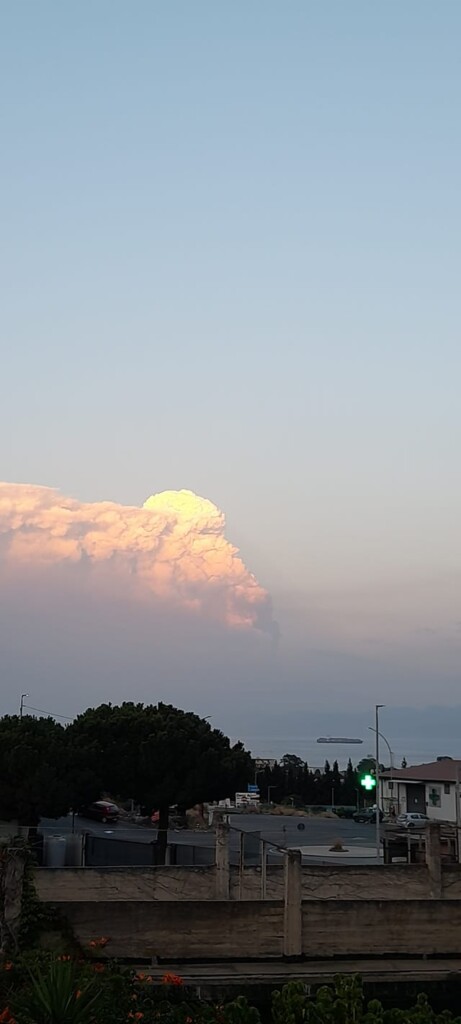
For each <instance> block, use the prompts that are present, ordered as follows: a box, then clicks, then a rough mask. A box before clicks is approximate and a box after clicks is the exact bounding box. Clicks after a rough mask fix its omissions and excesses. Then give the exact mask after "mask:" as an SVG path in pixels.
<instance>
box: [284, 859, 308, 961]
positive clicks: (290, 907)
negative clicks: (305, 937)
mask: <svg viewBox="0 0 461 1024" xmlns="http://www.w3.org/2000/svg"><path fill="white" fill-rule="evenodd" d="M302 951H303V943H302V896H301V851H300V850H287V852H286V854H285V915H284V929H283V955H284V956H286V957H299V956H301V955H302Z"/></svg>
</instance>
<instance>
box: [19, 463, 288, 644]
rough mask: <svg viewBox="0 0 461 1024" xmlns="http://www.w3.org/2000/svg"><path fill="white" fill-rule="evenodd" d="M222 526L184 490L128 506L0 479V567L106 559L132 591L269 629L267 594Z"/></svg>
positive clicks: (208, 505) (212, 509)
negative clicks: (124, 576) (122, 574)
mask: <svg viewBox="0 0 461 1024" xmlns="http://www.w3.org/2000/svg"><path fill="white" fill-rule="evenodd" d="M224 531H225V519H224V515H223V513H222V512H220V510H219V509H218V508H217V507H216V505H214V504H213V503H212V502H211V501H208V500H207V499H206V498H201V497H199V496H198V495H196V494H194V493H193V492H192V491H186V490H182V491H164V492H163V493H161V494H154V495H152V496H151V497H150V498H148V499H147V501H145V502H144V505H143V507H142V508H136V507H132V506H125V505H118V504H116V503H114V502H109V501H102V502H95V503H83V502H79V501H77V500H75V499H74V498H66V497H63V496H62V495H61V494H59V492H58V491H55V490H53V489H51V488H48V487H38V486H32V485H29V484H8V483H0V539H1V544H0V564H1V563H3V565H4V566H5V565H8V566H10V567H13V569H14V567H15V566H16V567H22V568H28V569H30V568H34V567H41V568H45V569H46V567H47V566H50V565H53V564H61V563H64V564H67V565H72V564H73V563H84V564H86V565H90V566H97V565H101V564H106V565H110V566H112V567H113V568H115V569H121V570H122V571H124V570H126V572H127V573H129V575H130V581H131V585H132V583H133V579H134V584H135V590H136V591H137V592H138V593H139V595H140V596H142V595H143V594H144V595H146V594H147V595H148V594H149V593H150V594H151V595H154V596H155V597H156V598H158V599H160V600H163V601H165V602H168V604H173V605H177V606H179V607H180V608H183V609H189V610H191V611H193V612H196V613H198V614H201V615H204V616H205V617H207V618H211V619H216V620H218V621H220V622H223V623H225V624H226V625H228V626H231V627H257V628H261V629H265V630H268V631H271V632H272V626H273V624H272V615H271V605H270V599H269V596H268V594H267V592H266V591H265V590H264V589H263V588H262V587H261V586H260V585H259V583H258V582H257V580H256V579H255V577H254V576H253V574H252V573H251V572H249V570H248V569H247V568H246V566H245V564H244V562H243V560H242V558H241V557H240V555H239V552H238V549H237V548H235V547H234V546H233V545H232V544H231V543H230V542H229V541H228V540H227V539H226V537H225V533H224Z"/></svg>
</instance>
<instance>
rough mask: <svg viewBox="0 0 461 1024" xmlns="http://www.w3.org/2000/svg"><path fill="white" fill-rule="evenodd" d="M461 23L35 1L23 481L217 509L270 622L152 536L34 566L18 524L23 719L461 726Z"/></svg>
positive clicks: (14, 258) (0, 577)
mask: <svg viewBox="0 0 461 1024" xmlns="http://www.w3.org/2000/svg"><path fill="white" fill-rule="evenodd" d="M460 35H461V8H460V5H459V3H458V2H457V0H445V2H444V3H443V4H440V5H436V4H434V3H433V2H432V0H403V2H401V3H399V4H397V3H394V4H370V3H368V0H350V2H349V3H348V4H344V3H343V0H327V2H325V3H321V4H319V3H314V2H311V0H307V2H306V0H290V3H289V4H282V3H279V2H275V0H254V2H253V3H251V4H248V3H243V0H241V2H236V3H232V4H230V3H228V4H216V3H215V2H214V0H197V2H196V3H194V4H191V3H190V2H189V0H173V2H169V3H164V2H160V0H156V2H151V0H138V2H137V3H136V4H135V5H127V4H126V3H124V2H122V0H99V2H98V4H93V3H90V2H89V0H81V2H80V3H79V4H77V5H75V4H74V5H72V4H61V3H59V2H58V0H42V2H41V3H40V4H39V5H38V4H37V3H36V2H35V0H21V2H20V3H15V4H4V5H3V6H2V9H1V11H0V82H1V90H0V96H1V100H0V103H1V108H2V110H1V122H2V160H1V161H0V217H1V224H2V237H3V245H2V247H1V253H0V271H1V277H2V284H3V287H2V302H1V313H0V316H1V321H2V339H3V340H2V373H1V403H0V436H1V438H2V444H1V447H0V479H2V480H3V481H5V482H6V483H9V484H14V485H29V487H32V488H50V489H51V492H50V493H51V494H53V495H55V497H54V498H53V502H52V505H53V507H56V508H58V509H59V507H61V506H60V502H61V501H62V502H64V505H65V504H66V502H75V503H76V505H75V508H78V509H80V511H81V509H82V508H83V509H85V510H86V512H85V516H84V518H85V522H87V521H88V516H90V519H91V514H92V513H91V514H90V512H89V511H88V510H89V509H93V512H94V515H95V516H96V517H98V516H99V512H98V509H99V508H100V504H101V503H106V502H107V503H110V504H111V506H113V507H114V508H116V509H118V512H117V513H116V518H117V516H118V519H119V520H120V521H123V522H124V521H125V519H126V516H127V512H126V511H124V510H127V509H128V510H136V509H137V510H141V509H142V507H143V505H144V502H145V501H146V499H148V498H149V496H151V495H157V496H158V495H161V494H162V493H163V492H176V491H178V492H180V491H190V492H192V493H193V494H195V495H196V496H198V498H200V499H203V500H204V501H205V502H206V501H208V502H211V503H212V506H213V507H215V508H216V510H217V514H218V515H222V517H223V518H222V520H220V522H221V526H222V532H221V539H222V542H223V544H224V543H226V544H229V545H230V546H231V548H235V549H239V551H240V554H236V555H235V556H230V557H231V560H232V558H233V557H235V558H237V559H240V562H241V565H242V566H243V568H242V570H241V571H242V573H243V574H244V578H245V585H244V589H245V586H247V585H248V587H250V583H249V582H248V581H249V580H250V579H253V580H254V586H255V587H256V588H257V590H258V593H260V594H261V595H262V597H261V600H262V605H263V606H264V609H265V615H266V618H265V619H264V622H262V620H261V619H258V617H257V616H256V619H255V620H254V621H253V619H252V617H251V615H250V620H251V621H249V620H248V621H247V622H246V625H245V624H244V623H242V622H236V621H234V620H233V621H230V619H229V608H228V607H227V605H226V608H227V611H226V613H225V614H224V612H222V608H224V604H225V602H224V604H223V601H222V600H221V598H219V600H218V599H217V604H216V607H214V601H215V595H216V593H217V590H216V580H215V575H216V574H214V573H213V571H212V568H210V566H208V569H207V573H208V575H207V574H206V573H205V578H204V580H202V583H201V589H200V595H199V597H198V598H197V606H196V608H195V610H191V607H190V594H189V592H188V594H187V596H186V597H185V596H184V593H183V592H182V591H181V593H179V592H180V588H179V590H175V591H174V593H173V590H174V588H173V589H170V592H169V593H168V594H167V595H166V596H165V594H164V596H163V598H162V594H161V593H160V592H158V591H156V592H155V594H154V593H152V592H151V593H150V596H149V595H146V586H145V566H144V563H143V566H144V568H142V567H141V568H140V566H139V564H138V562H137V561H136V556H133V560H132V564H131V568H128V561H129V558H128V554H127V551H128V549H127V548H123V552H124V553H123V555H122V554H120V550H119V548H118V547H117V546H116V552H115V554H114V557H113V559H112V561H110V560H108V561H107V560H106V562H105V563H104V565H102V564H101V563H100V562H98V564H97V565H94V564H93V562H92V560H91V557H90V556H88V552H87V551H83V547H82V548H81V549H79V551H80V555H79V558H78V559H74V560H73V559H72V557H70V558H69V556H68V555H66V554H63V555H62V558H61V559H60V560H58V561H57V562H56V561H52V564H47V565H43V564H42V563H40V564H35V562H34V558H32V559H31V563H30V564H27V565H24V563H23V562H21V559H19V558H17V557H16V555H15V556H14V557H13V556H12V555H11V549H12V547H13V550H17V542H18V541H17V537H16V540H15V543H14V544H13V545H12V532H13V530H14V529H16V527H15V526H14V509H13V512H11V511H10V512H9V513H8V515H7V517H6V519H5V520H4V523H3V529H4V542H2V543H1V544H0V606H1V607H2V609H3V614H2V619H1V622H0V641H1V644H0V653H1V656H2V662H3V665H4V666H5V667H6V669H7V671H6V673H3V680H4V682H3V684H2V690H3V693H2V698H1V701H0V711H11V710H13V709H14V708H15V707H16V705H17V698H18V693H21V692H22V690H23V688H24V689H30V690H33V691H34V700H35V701H36V702H37V703H38V705H39V706H42V705H43V706H48V705H49V704H50V703H51V705H52V709H53V710H56V711H60V712H61V713H62V714H63V715H67V714H69V715H73V714H75V712H76V711H78V710H80V709H81V706H84V704H85V703H89V702H94V701H95V700H100V699H113V700H120V699H123V698H124V697H136V698H137V699H143V700H145V699H151V698H152V699H153V696H154V695H155V696H157V697H160V698H162V699H171V700H173V701H174V702H176V703H178V704H179V705H180V706H187V707H190V708H193V709H194V710H198V711H199V712H200V713H202V714H205V713H208V711H209V712H210V713H213V716H214V720H215V721H216V722H217V723H218V724H220V725H221V726H222V727H223V728H224V729H226V730H227V731H229V730H232V731H233V733H235V734H242V735H243V733H245V735H246V736H249V737H251V736H255V735H256V736H257V737H258V742H261V743H262V742H263V738H264V736H265V735H270V736H274V735H276V733H277V727H278V726H277V723H279V728H280V729H281V728H282V725H281V722H282V721H283V729H284V730H285V735H286V736H287V737H288V736H294V735H299V736H300V737H301V736H302V735H303V734H304V733H305V732H306V731H307V732H308V731H309V728H310V726H309V715H311V716H312V715H313V714H314V713H315V714H318V715H321V716H324V717H322V718H321V721H322V722H324V727H323V730H322V731H325V730H326V731H327V732H328V731H329V730H328V724H329V722H330V721H332V716H333V713H334V715H335V716H337V715H340V714H342V713H343V714H344V715H345V714H346V712H347V713H349V712H352V714H353V715H354V714H357V715H358V713H359V711H360V713H362V712H363V710H364V708H368V707H369V708H370V709H371V708H372V707H373V705H374V703H375V702H376V701H377V700H379V701H380V702H382V703H387V704H389V705H390V706H392V707H395V708H398V707H402V708H403V707H406V708H409V709H410V712H411V709H412V708H423V707H424V706H432V705H434V704H437V705H440V706H445V707H446V708H447V709H449V708H450V707H451V706H453V705H455V704H458V700H459V698H458V693H459V677H460V655H461V608H460V597H461V546H460V541H459V523H460V513H461V482H460V475H459V471H458V461H459V459H458V447H459V438H460V433H461V403H460V401H459V380H460V371H461V354H460V352H461V349H460V345H459V338H458V335H459V323H460V312H461V310H460V306H461V297H460V290H459V282H458V277H459V266H460V256H461V241H460V238H461V233H460V219H461V218H460V213H461V195H460V191H459V180H460V171H461V167H460V164H461V140H460V135H459V130H458V123H459V107H460V100H461V67H460V64H459V44H460ZM39 493H40V495H43V493H44V492H42V491H40V492H39ZM34 494H35V496H37V492H35V491H34ZM14 495H15V498H14V500H15V501H17V503H18V508H19V509H21V508H23V505H22V502H23V498H24V491H22V490H21V491H18V490H16V491H14V493H13V497H14ZM56 495H57V496H59V495H61V498H59V497H56ZM40 501H41V498H40ZM40 501H39V506H40V507H41V505H40ZM53 503H54V504H53ZM13 504H14V502H13ZM79 514H80V513H79ZM114 514H115V513H114ZM12 517H13V518H12ZM186 519H187V516H186ZM136 522H137V520H136ZM175 523H176V520H175ZM21 529H22V530H23V531H25V534H27V533H28V531H30V529H31V526H30V523H29V524H28V523H23V525H22V527H21ZM34 529H35V527H34ZM39 529H44V531H45V534H46V533H47V531H48V532H49V530H50V526H49V524H48V525H46V526H45V527H43V526H40V527H39ZM140 529H141V527H140ZM172 529H176V526H174V525H173V527H172ZM194 529H195V528H194ZM220 529H221V527H220ZM200 530H201V527H200V529H199V534H200ZM43 536H44V535H43ZM44 540H45V547H46V544H48V542H49V537H48V539H46V537H44ZM50 543H51V542H50ZM15 545H16V548H15ZM122 547H123V545H122ZM135 547H136V544H135ZM114 550H115V549H114ZM188 550H189V549H188ZM6 552H8V554H7V553H6ZM180 557H182V558H185V557H186V556H185V555H182V556H180ZM114 560H115V562H117V565H116V567H115V568H114V564H113V563H114ZM96 561H97V560H96ZM186 561H187V559H186ZM109 562H110V564H109ZM122 562H123V565H121V563H122ZM154 562H155V558H154ZM155 564H156V568H155V571H154V568H153V569H152V574H153V576H155V577H156V578H158V572H159V570H158V565H157V563H155ZM221 569H222V567H221ZM221 569H220V570H219V572H218V574H217V578H218V584H219V586H222V587H223V588H224V587H225V586H226V585H227V584H229V586H230V587H231V590H230V591H229V593H230V594H231V598H230V599H229V600H230V604H231V605H232V603H233V602H234V605H235V601H234V598H235V600H236V597H235V595H236V593H237V592H236V591H234V590H232V587H234V586H236V585H237V584H236V581H235V579H234V577H233V576H232V573H231V576H230V577H228V576H226V573H225V572H224V575H222V573H221ZM239 571H240V570H239ZM120 573H121V574H122V576H123V574H125V576H124V577H123V579H124V582H123V583H122V582H121V576H120ZM220 573H221V575H220ZM112 574H113V575H112ZM130 574H131V576H130V578H131V583H130V584H129V583H128V575H130ZM138 575H139V577H140V580H138V583H137V584H136V585H134V590H136V594H134V593H133V586H132V584H133V576H135V577H136V578H137V576H138ZM186 575H187V573H186ZM141 577H142V579H141ZM229 580H230V583H229ZM226 581H227V583H226ZM138 584H139V586H138ZM175 586H176V584H175ZM251 586H253V584H251ZM151 589H152V588H151ZM250 589H251V588H250ZM138 591H139V593H138ZM141 591H143V596H142V598H141V597H140V596H139V594H140V592H141ZM248 592H249V591H248ZM220 593H221V591H220ZM178 594H179V596H178ZM232 595H233V596H232ZM246 600H247V594H246V592H245V593H244V595H243V601H244V604H245V601H246ZM188 602H189V603H188ZM220 602H221V603H220ZM89 603H90V604H91V603H92V609H93V610H92V614H91V615H90V614H89V613H88V605H89ZM239 607H240V606H239ZM219 609H221V612H219V614H218V610H219ZM239 614H240V613H239ZM238 617H239V616H238V615H237V618H238ZM244 617H245V616H244ZM247 618H248V617H247ZM121 621H122V622H123V629H121V628H120V622H121ZM58 624H59V625H58ZM128 676H129V679H128V678H127V677H128ZM152 680H155V682H154V683H153V682H152ZM153 691H155V693H153ZM450 713H451V712H450V711H449V710H447V715H446V721H447V723H448V722H449V720H450ZM316 721H317V720H316ZM319 721H320V719H319ZM351 727H352V726H351ZM312 728H313V727H312Z"/></svg>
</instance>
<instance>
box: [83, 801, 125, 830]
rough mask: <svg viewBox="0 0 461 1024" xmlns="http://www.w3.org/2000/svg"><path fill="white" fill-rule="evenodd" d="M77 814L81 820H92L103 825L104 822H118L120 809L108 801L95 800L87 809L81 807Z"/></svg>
mask: <svg viewBox="0 0 461 1024" xmlns="http://www.w3.org/2000/svg"><path fill="white" fill-rule="evenodd" d="M79 814H80V816H81V817H82V818H92V819H93V820H94V821H102V823H103V824H105V823H106V821H112V822H115V821H118V819H119V817H120V808H119V807H117V804H113V803H111V801H110V800H95V802H94V803H93V804H89V805H88V807H82V809H81V811H79Z"/></svg>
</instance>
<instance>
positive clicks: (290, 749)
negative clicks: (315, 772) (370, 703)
mask: <svg viewBox="0 0 461 1024" xmlns="http://www.w3.org/2000/svg"><path fill="white" fill-rule="evenodd" d="M319 735H320V734H319ZM323 735H326V734H325V733H323ZM343 735H344V733H343ZM359 736H360V734H359ZM359 736H358V737H357V738H359ZM239 738H240V739H241V741H242V743H244V745H245V747H246V749H247V750H250V751H251V754H252V756H253V757H267V758H276V760H277V761H279V760H280V758H282V757H283V755H284V754H296V755H297V756H298V757H301V758H302V760H303V761H307V764H308V765H309V767H310V768H323V766H324V764H325V761H326V760H327V761H329V762H330V764H332V763H333V761H337V762H338V764H339V767H340V768H345V767H346V766H347V763H348V761H349V758H350V759H351V761H352V764H353V765H354V766H355V765H356V764H358V762H359V761H361V760H362V758H364V757H368V756H372V757H374V752H375V738H374V735H373V733H372V732H370V733H369V736H361V737H360V738H361V739H363V743H317V737H316V736H314V737H303V738H300V737H299V736H285V737H284V736H277V737H271V736H267V737H266V736H248V735H245V734H243V735H241V736H240V737H239ZM387 739H388V742H389V745H390V748H391V750H392V754H393V762H394V768H400V766H401V762H402V760H403V758H405V759H406V761H407V764H408V765H411V764H424V763H425V762H429V761H436V760H437V757H443V756H447V757H453V758H460V757H461V740H456V739H453V738H452V737H448V738H447V737H445V738H443V737H440V738H437V737H427V736H421V737H418V736H415V735H413V736H402V737H393V736H388V737H387ZM235 740H236V737H233V742H235ZM379 755H380V761H381V763H382V764H385V765H386V766H387V765H388V763H389V761H390V758H389V751H388V748H387V746H386V744H385V743H384V741H383V740H380V743H379Z"/></svg>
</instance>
